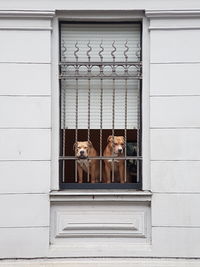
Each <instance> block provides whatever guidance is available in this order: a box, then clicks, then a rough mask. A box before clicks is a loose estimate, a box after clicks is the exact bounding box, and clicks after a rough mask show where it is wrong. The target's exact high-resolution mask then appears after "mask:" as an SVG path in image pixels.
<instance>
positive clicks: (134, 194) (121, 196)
mask: <svg viewBox="0 0 200 267" xmlns="http://www.w3.org/2000/svg"><path fill="white" fill-rule="evenodd" d="M151 196H152V194H151V192H149V191H133V190H126V191H123V190H121V191H116V190H65V191H53V192H51V193H50V200H51V201H52V202H65V201H67V202H68V201H80V202H81V201H101V202H102V201H112V202H113V201H114V202H115V201H120V202H121V201H123V202H124V201H125V202H127V201H128V202H130V201H131V202H138V201H139V202H150V201H151Z"/></svg>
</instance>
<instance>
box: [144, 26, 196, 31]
mask: <svg viewBox="0 0 200 267" xmlns="http://www.w3.org/2000/svg"><path fill="white" fill-rule="evenodd" d="M149 30H150V31H152V30H159V31H160V30H162V31H168V30H169V31H173V30H183V31H185V30H200V26H188V27H187V26H183V27H181V26H178V27H176V26H174V27H149Z"/></svg>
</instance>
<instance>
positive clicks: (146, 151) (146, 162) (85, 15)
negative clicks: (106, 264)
mask: <svg viewBox="0 0 200 267" xmlns="http://www.w3.org/2000/svg"><path fill="white" fill-rule="evenodd" d="M134 14H135V15H134ZM118 16H119V17H118ZM118 18H119V20H118V21H128V20H130V19H131V20H132V21H136V20H137V21H142V23H143V34H142V39H143V43H142V46H143V47H142V49H143V72H144V73H143V99H142V106H143V110H142V115H143V121H142V127H143V136H142V150H143V170H142V171H143V177H142V181H143V190H150V147H149V144H150V132H149V121H150V118H149V108H150V107H149V84H150V83H149V55H150V54H149V53H150V51H149V31H148V27H149V22H148V19H147V18H145V17H144V13H143V12H141V11H140V12H139V13H138V12H136V13H134V12H133V11H131V12H124V11H122V12H119V11H118V12H114V11H109V12H106V11H96V12H90V11H88V12H81V11H70V12H69V11H67V12H64V11H63V12H58V16H57V17H55V18H54V19H53V26H52V27H53V33H52V171H51V190H59V178H58V174H59V170H58V168H59V166H58V158H59V151H58V148H59V123H58V122H59V108H58V107H59V82H58V61H59V55H58V51H59V29H58V21H59V20H66V21H85V20H87V21H88V20H90V21H91V22H92V21H93V22H94V21H103V20H104V21H110V22H113V21H116V19H118ZM66 191H67V190H66Z"/></svg>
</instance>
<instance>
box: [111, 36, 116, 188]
mask: <svg viewBox="0 0 200 267" xmlns="http://www.w3.org/2000/svg"><path fill="white" fill-rule="evenodd" d="M114 44H115V41H113V43H112V47H113V50H112V52H111V55H112V58H113V69H112V72H113V76H114V75H115V55H114V53H115V51H116V47H115V45H114ZM112 89H113V90H112V94H113V99H112V183H114V181H115V162H114V135H115V78H113V83H112Z"/></svg>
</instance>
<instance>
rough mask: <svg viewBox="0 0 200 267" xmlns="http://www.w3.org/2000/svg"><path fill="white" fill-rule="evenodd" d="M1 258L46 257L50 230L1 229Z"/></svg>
mask: <svg viewBox="0 0 200 267" xmlns="http://www.w3.org/2000/svg"><path fill="white" fill-rule="evenodd" d="M0 236H1V238H0V257H1V258H17V257H19V258H34V257H45V256H46V255H47V251H48V246H49V228H48V227H43V228H0Z"/></svg>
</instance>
